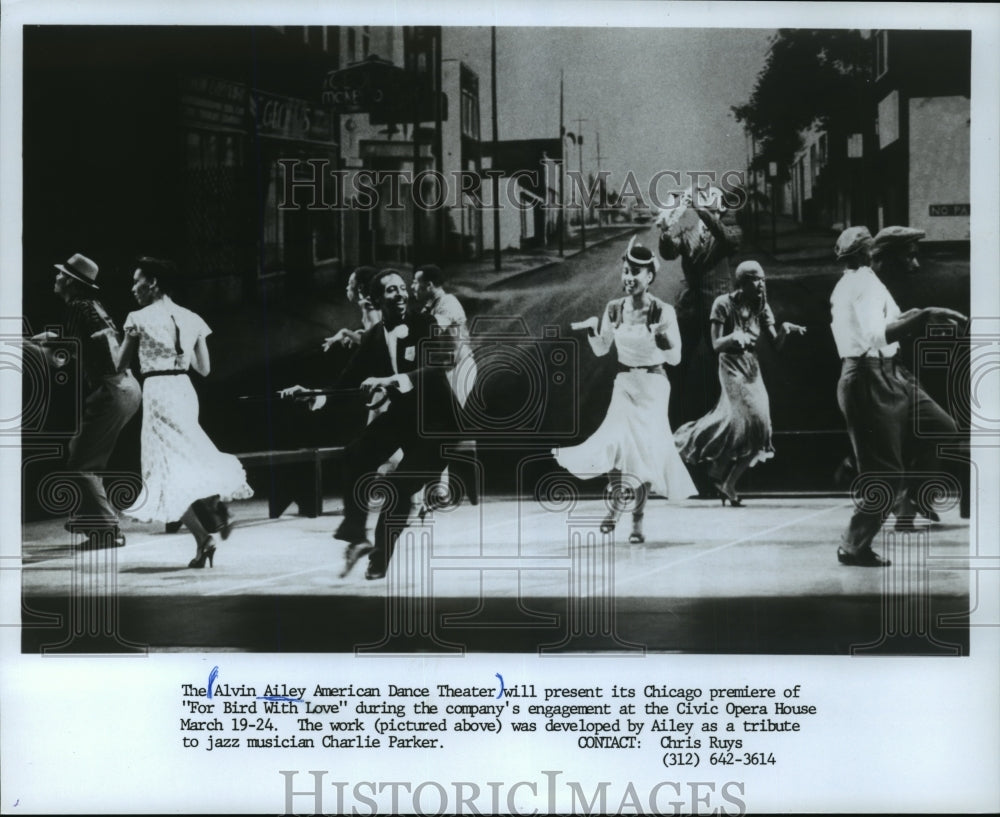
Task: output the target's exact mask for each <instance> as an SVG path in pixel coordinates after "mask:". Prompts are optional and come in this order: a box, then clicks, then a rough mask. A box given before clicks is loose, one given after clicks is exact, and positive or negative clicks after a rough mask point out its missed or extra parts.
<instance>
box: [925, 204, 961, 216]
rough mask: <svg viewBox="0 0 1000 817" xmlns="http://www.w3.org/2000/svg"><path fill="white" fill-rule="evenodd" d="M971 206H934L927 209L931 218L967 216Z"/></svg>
mask: <svg viewBox="0 0 1000 817" xmlns="http://www.w3.org/2000/svg"><path fill="white" fill-rule="evenodd" d="M970 209H971V208H970V205H968V204H932V205H930V206H929V207H928V208H927V215H929V216H967V215H969V211H970Z"/></svg>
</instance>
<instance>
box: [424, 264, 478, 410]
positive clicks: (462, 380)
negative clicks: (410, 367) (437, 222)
mask: <svg viewBox="0 0 1000 817" xmlns="http://www.w3.org/2000/svg"><path fill="white" fill-rule="evenodd" d="M412 290H413V299H414V301H416V304H417V306H418V307H420V308H421V310H422V311H424V312H426V313H427V314H428V315H430V316H431V317H432V318H434V320H435V321H436V322H437V325H438V326H440V327H441V328H442V329H443V330H444V331H446V332H447V333H448V334H449V335H451V336H452V337H454V338H455V343H456V356H455V365H454V367H452V368H451V369H449V370H448V382H449V383H450V384H451V388H452V391H453V392H455V398H456V399H457V400H458V404H459V405H460V406H461V407H462V408H465V403H466V401H467V400H468V399H469V394H470V393H471V392H472V389H473V388H474V386H475V383H476V376H477V374H478V372H477V370H476V361H475V358H474V357H473V354H472V345H471V344H470V342H469V328H468V325H467V321H466V317H465V310H464V309H463V308H462V304H461V302H460V301H459V300H458V298H456V297H455V296H454V295H452V294H451V293H450V292H446V291H445V289H444V274H443V273H442V272H441V269H440V268H439V267H436V266H434V265H433V264H425V265H424V266H422V267H420V268H419V269H418V270H417V271H416V272H415V273H413V285H412Z"/></svg>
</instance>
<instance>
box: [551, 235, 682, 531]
mask: <svg viewBox="0 0 1000 817" xmlns="http://www.w3.org/2000/svg"><path fill="white" fill-rule="evenodd" d="M622 258H623V264H622V268H621V281H622V288H623V289H624V291H625V297H624V298H616V299H614V300H613V301H610V302H609V303H608V305H607V307H606V308H605V310H604V316H603V317H602V319H601V322H600V328H599V330H598V322H597V318H596V317H593V318H589V319H588V320H586V321H581V322H578V323H574V324H572V327H573V328H574V329H587V330H589V332H590V335H589V336H588V340H589V341H590V346H591V348H592V349H593V350H594V354H596V355H598V356H602V355H605V354H607V353H608V351H609V350H610V349H611V346H612V345H614V346H616V347H617V349H618V374H617V375H616V376H615V383H614V390H613V391H612V394H611V405H610V406H608V413H607V415H606V416H605V418H604V422H603V423H601V426H600V427H599V428H598V429H597V431H596V432H594V434H593V435H592V436H591V437H590V438H589V439H587V440H586V441H585V442H583V443H581V444H580V445H577V446H572V447H570V448H562V449H554V450H553V455H554V456H555V458H556V460H557V461H558V462H559V464H560V465H562V466H563V467H564V468H566V469H567V470H569V471H570V472H572V473H573V474H575V475H576V476H579V477H584V478H585V477H588V476H592V475H594V474H600V473H608V474H609V485H610V492H611V495H612V498H613V502H612V509H611V511H610V512H609V514H608V516H607V518H606V519H605V520H604V522H603V523H602V524H601V531H602V532H603V533H610V532H611V531H613V530H614V528H615V525H616V524H617V522H618V519H619V517H620V516H621V512H622V502H621V480H622V475H623V474H629V475H631V476H634V477H635V478H637V479H638V480H639V483H640V486H639V488H638V489H637V490H636V497H635V506H634V510H633V512H632V533H631V535H630V536H629V542H631V543H633V544H638V543H641V542H644V541H645V536H644V535H643V531H642V522H643V515H644V512H645V505H646V499H647V496H648V494H649V492H650V491H651V490H652V491H655V492H656V493H658V494H660V495H661V496H665V497H668V498H669V499H677V498H682V497H687V496H689V495H690V494H691V493H693V492H694V484H693V483H692V481H691V477H690V475H689V474H688V472H687V469H686V468H685V467H684V463H683V462H682V461H681V458H680V455H679V454H678V453H677V448H676V446H675V445H674V439H673V435H672V434H671V433H670V421H669V420H668V418H667V405H668V403H669V400H670V384H669V382H668V381H667V376H666V369H665V368H664V364H665V363H666V364H669V365H671V366H674V365H676V364H677V362H678V361H679V360H680V358H681V339H680V333H679V331H678V328H677V319H676V316H675V315H674V309H673V307H672V306H670V305H669V304H667V303H665V302H663V301H661V300H660V299H659V298H657V297H655V296H654V295H651V294H650V293H649V291H648V290H649V286H650V284H652V282H653V279H654V278H655V277H656V271H657V262H656V259H655V258H654V257H653V254H652V252H650V251H649V250H648V249H647V248H646V247H643V246H642V245H639V244H636V243H635V237H634V236H633V237H632V240H631V241H630V242H629V245H628V248H627V249H626V251H625V255H624V256H623V257H622Z"/></svg>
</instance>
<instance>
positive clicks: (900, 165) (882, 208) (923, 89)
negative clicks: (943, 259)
mask: <svg viewBox="0 0 1000 817" xmlns="http://www.w3.org/2000/svg"><path fill="white" fill-rule="evenodd" d="M873 40H874V51H875V54H874V60H875V70H874V73H873V76H874V80H875V84H874V94H875V101H876V106H877V119H876V133H877V137H878V142H877V148H878V149H877V151H876V154H875V157H874V159H875V172H876V176H877V178H878V180H879V183H878V189H877V191H876V193H877V203H878V224H877V225H872V226H877V227H882V226H885V225H887V224H906V225H909V226H912V227H918V228H920V229H921V230H926V231H927V240H928V241H968V240H969V212H970V192H969V155H970V144H969V99H970V92H971V80H972V78H971V70H972V69H971V58H972V34H971V32H970V31H920V30H907V31H889V30H880V31H876V32H874V36H873Z"/></svg>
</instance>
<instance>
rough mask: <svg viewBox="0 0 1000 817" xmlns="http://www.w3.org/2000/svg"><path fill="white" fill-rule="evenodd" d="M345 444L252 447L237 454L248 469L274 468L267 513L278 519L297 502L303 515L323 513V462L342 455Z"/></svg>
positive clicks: (271, 472)
mask: <svg viewBox="0 0 1000 817" xmlns="http://www.w3.org/2000/svg"><path fill="white" fill-rule="evenodd" d="M343 450H344V448H343V446H339V445H338V446H330V447H328V448H295V449H291V450H287V451H250V452H247V453H245V454H237V455H236V456H237V457H238V458H239V461H240V462H241V463H242V464H243V467H244V468H245V469H247V470H248V471H249V470H251V469H254V468H261V467H266V468H267V469H268V470H269V471H270V484H269V486H268V497H267V513H268V516H269V517H270V518H271V519H277V518H278V517H279V516H281V515H282V514H283V513H284V512H285V509H286V508H288V506H289V505H291V504H292V503H293V502H294V503H295V504H296V505H298V508H299V515H300V516H308V517H309V518H310V519H312V518H315V517H317V516H320V515H321V514H322V513H323V462H324V461H325V460H329V459H334V458H336V457H339V456H340V454H341V453H342V452H343Z"/></svg>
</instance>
